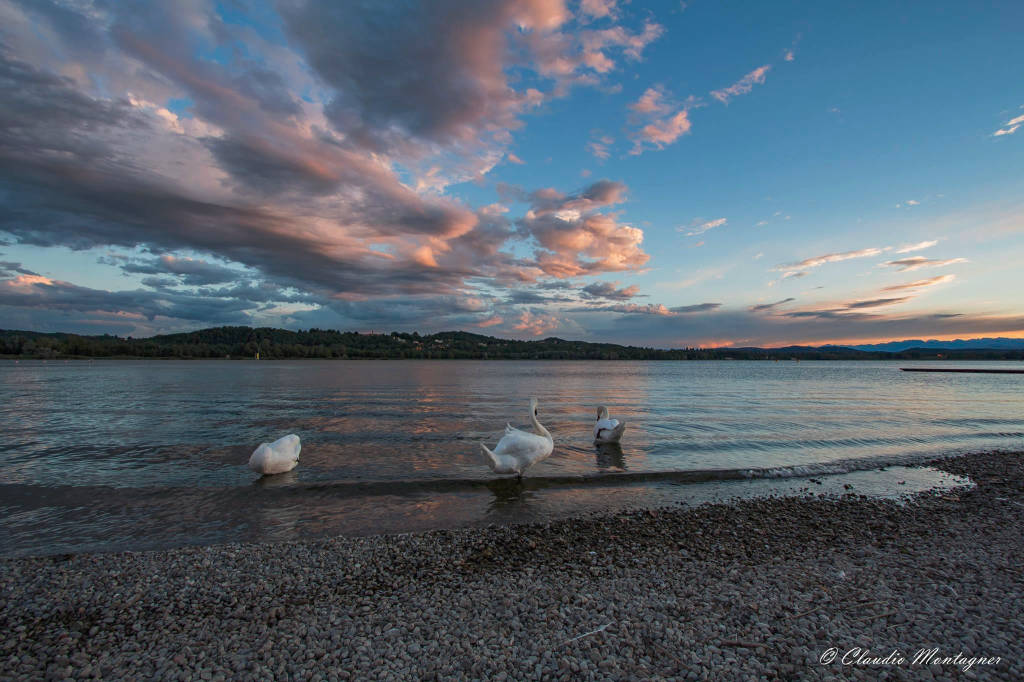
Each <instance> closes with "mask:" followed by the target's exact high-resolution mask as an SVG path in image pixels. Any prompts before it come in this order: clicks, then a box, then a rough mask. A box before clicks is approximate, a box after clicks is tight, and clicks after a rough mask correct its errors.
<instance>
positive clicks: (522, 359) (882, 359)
mask: <svg viewBox="0 0 1024 682" xmlns="http://www.w3.org/2000/svg"><path fill="white" fill-rule="evenodd" d="M20 360H33V361H38V360H41V361H44V362H60V361H72V360H73V361H75V362H82V361H86V360H89V361H91V360H138V361H143V360H153V361H159V362H164V361H168V360H185V361H190V362H191V361H195V362H202V361H212V360H231V361H233V362H234V361H237V362H272V361H280V360H310V361H327V362H334V361H338V360H341V361H347V360H389V361H390V360H393V361H403V360H415V361H421V360H430V361H434V360H438V361H462V360H469V361H486V362H542V361H543V362H560V361H562V362H595V361H596V362H729V361H735V362H789V363H793V362H907V361H908V360H910V361H912V362H929V363H933V362H935V363H938V362H942V363H949V362H960V361H964V362H1024V358H992V357H967V356H957V357H956V358H954V359H948V358H935V357H922V358H907V357H902V356H900V357H896V356H893V357H870V358H853V357H850V358H845V357H844V358H812V357H808V358H803V357H801V358H792V359H791V358H786V359H783V358H732V357H716V358H585V357H568V358H551V357H536V358H534V357H488V358H482V357H455V358H448V357H412V358H402V357H390V356H381V357H365V356H356V357H330V358H327V357H322V358H321V357H309V358H308V357H296V356H291V357H261V358H260V359H258V360H257V359H255V358H250V357H244V356H232V357H223V358H221V357H201V356H170V355H156V356H145V355H95V356H94V355H56V356H42V355H0V361H8V362H9V361H20ZM944 371H950V372H952V371H954V370H944Z"/></svg>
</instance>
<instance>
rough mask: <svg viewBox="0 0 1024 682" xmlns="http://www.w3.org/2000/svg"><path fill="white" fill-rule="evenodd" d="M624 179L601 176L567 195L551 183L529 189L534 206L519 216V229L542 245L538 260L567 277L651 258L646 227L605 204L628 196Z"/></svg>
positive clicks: (635, 264) (616, 268) (550, 272)
mask: <svg viewBox="0 0 1024 682" xmlns="http://www.w3.org/2000/svg"><path fill="white" fill-rule="evenodd" d="M625 191H626V187H625V185H623V184H622V183H617V182H611V181H608V180H602V181H599V182H596V183H594V184H592V185H590V186H588V187H586V188H584V189H583V190H581V191H580V192H578V193H576V194H572V195H565V194H562V193H561V192H558V191H557V190H554V189H551V188H547V189H542V190H537V191H535V192H533V193H532V194H530V195H529V199H530V201H531V204H532V207H531V209H530V210H529V211H528V212H527V214H526V216H525V217H524V218H522V219H521V220H519V221H518V223H517V225H518V226H519V234H520V235H521V236H522V237H524V238H532V239H534V240H535V241H536V243H537V244H538V245H539V247H540V248H539V249H538V252H537V256H536V266H537V267H538V268H539V269H540V270H541V271H543V273H544V274H546V275H548V276H550V277H558V278H566V277H579V276H583V275H596V274H600V273H604V272H621V271H625V270H634V269H637V268H639V267H641V266H642V265H644V264H645V263H646V262H647V261H648V260H649V259H650V256H648V255H647V254H646V253H644V251H643V249H642V248H641V246H640V245H641V243H642V242H643V236H644V234H643V231H642V230H640V229H638V228H635V227H632V226H629V225H623V224H620V223H619V222H618V220H617V218H616V216H614V215H610V214H606V213H601V212H600V211H601V210H602V209H605V208H607V207H608V206H611V205H613V204H617V203H620V202H621V201H624V199H625Z"/></svg>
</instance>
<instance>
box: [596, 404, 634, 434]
mask: <svg viewBox="0 0 1024 682" xmlns="http://www.w3.org/2000/svg"><path fill="white" fill-rule="evenodd" d="M625 430H626V422H620V421H619V420H618V419H612V418H611V417H609V416H608V408H607V407H605V406H604V405H602V406H600V407H599V408H597V423H596V424H594V442H595V443H618V442H619V440H621V439H622V432H623V431H625Z"/></svg>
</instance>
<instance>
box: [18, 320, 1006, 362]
mask: <svg viewBox="0 0 1024 682" xmlns="http://www.w3.org/2000/svg"><path fill="white" fill-rule="evenodd" d="M0 356H3V357H8V358H10V357H17V358H44V359H51V358H235V359H247V358H259V359H273V358H377V359H401V358H409V359H450V360H462V359H480V360H1024V339H971V340H967V341H951V342H947V341H894V342H892V343H888V344H874V345H869V346H854V347H847V346H818V347H814V346H787V347H785V348H673V349H661V348H644V347H638V346H620V345H617V344H614V343H591V342H588V341H566V340H565V339H558V338H553V337H552V338H547V339H538V340H536V341H520V340H516V339H501V338H496V337H493V336H483V335H481V334H474V333H471V332H462V331H453V332H439V333H437V334H427V335H422V336H421V335H420V334H419V333H416V332H413V333H399V332H392V333H390V334H359V333H356V332H340V331H334V330H330V329H307V330H305V331H303V330H299V331H291V330H288V329H273V328H270V327H261V328H255V329H254V328H252V327H214V328H211V329H201V330H198V331H194V332H185V333H181V334H162V335H159V336H151V337H148V338H140V339H135V338H132V337H126V338H125V337H118V336H110V335H102V336H83V335H80V334H64V333H59V332H57V333H43V332H32V331H18V330H2V329H0Z"/></svg>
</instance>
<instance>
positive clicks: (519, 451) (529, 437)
mask: <svg viewBox="0 0 1024 682" xmlns="http://www.w3.org/2000/svg"><path fill="white" fill-rule="evenodd" d="M550 444H551V441H550V440H548V439H547V438H545V437H544V436H538V435H537V434H536V433H530V432H529V431H522V430H520V429H515V428H513V429H506V430H505V435H504V436H502V437H501V440H499V441H498V446H497V447H496V448H494V452H495V453H496V454H499V455H510V456H512V457H519V456H523V455H529V454H530V453H533V452H537V451H539V450H543V449H544V448H545V447H547V446H548V445H550Z"/></svg>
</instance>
